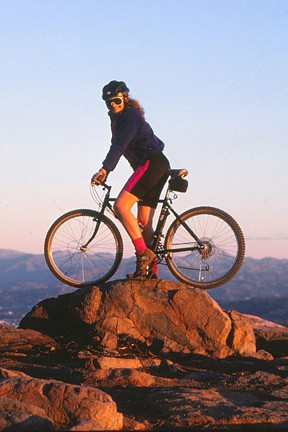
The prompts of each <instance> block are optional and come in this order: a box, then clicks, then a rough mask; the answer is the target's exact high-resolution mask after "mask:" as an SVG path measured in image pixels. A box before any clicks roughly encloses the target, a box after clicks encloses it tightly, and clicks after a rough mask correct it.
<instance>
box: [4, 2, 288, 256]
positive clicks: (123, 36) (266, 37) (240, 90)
mask: <svg viewBox="0 0 288 432" xmlns="http://www.w3.org/2000/svg"><path fill="white" fill-rule="evenodd" d="M287 22H288V1H287V0H203V1H199V0H139V1H138V0H125V1H124V0H117V1H116V0H115V1H112V0H110V1H105V0H0V114H1V115H0V131H1V135H0V142H1V159H0V160H1V162H0V164H1V170H0V180H1V213H0V248H1V249H13V250H18V251H23V252H29V253H42V252H43V243H44V238H45V235H46V232H47V230H48V228H49V226H50V225H51V224H52V222H53V221H54V220H55V219H56V218H57V217H58V216H60V215H61V214H62V213H64V212H66V211H69V210H72V209H76V208H93V206H94V203H93V201H92V199H91V196H90V191H89V183H90V178H91V176H92V174H93V173H94V172H96V171H97V170H98V168H100V167H101V163H102V161H103V159H104V157H105V155H106V152H107V150H108V148H109V146H110V138H111V136H110V124H109V119H108V116H107V109H106V107H105V104H104V103H103V101H102V99H101V91H102V87H103V86H104V85H105V84H106V83H108V82H109V81H110V80H112V79H116V80H124V81H125V82H126V83H127V85H128V87H129V88H130V90H131V96H132V97H135V98H137V99H139V101H140V102H141V104H142V105H143V106H144V108H145V117H146V120H147V121H148V122H149V123H150V125H151V126H152V128H153V130H154V132H155V134H156V135H157V136H159V138H161V139H162V140H163V141H164V142H165V144H166V149H165V153H166V155H167V156H168V158H169V159H170V162H171V165H172V166H173V167H174V168H182V167H185V168H187V169H188V170H189V172H190V174H189V177H188V180H189V189H188V192H187V193H186V194H185V195H183V194H179V199H178V200H177V202H176V203H175V208H176V209H177V210H179V211H184V210H186V209H188V208H192V207H194V206H200V205H210V206H215V207H219V208H221V209H223V210H226V211H227V212H228V213H229V214H231V215H232V216H233V217H234V218H235V219H236V220H237V221H238V223H239V225H240V226H241V227H242V229H243V232H244V235H245V238H246V243H247V253H246V256H250V257H254V258H262V257H267V256H271V257H275V258H286V259H287V258H288V200H287V181H288V174H287V163H288V121H287V118H288V80H287V77H288V48H287V47H288V28H287ZM130 174H131V168H130V167H129V165H128V163H127V161H126V160H124V159H121V161H120V163H119V165H118V166H117V168H116V170H115V171H114V172H113V173H111V174H110V176H109V182H110V183H111V184H112V185H114V191H115V194H117V192H119V191H120V189H121V186H122V185H123V184H124V182H125V180H126V179H127V177H128V176H129V175H130ZM124 238H125V241H126V240H127V238H126V237H124ZM126 243H127V253H130V252H131V253H132V250H131V248H130V246H128V244H129V240H127V241H126Z"/></svg>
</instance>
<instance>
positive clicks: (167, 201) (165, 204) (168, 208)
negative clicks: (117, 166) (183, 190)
mask: <svg viewBox="0 0 288 432" xmlns="http://www.w3.org/2000/svg"><path fill="white" fill-rule="evenodd" d="M101 186H103V188H104V189H106V190H107V192H106V194H105V197H104V200H103V203H102V205H101V209H100V211H99V212H98V213H99V214H100V215H103V214H104V212H105V210H106V208H108V209H109V210H110V211H111V212H112V214H113V216H114V217H115V218H116V219H118V220H120V219H119V218H118V217H117V215H116V213H115V211H114V209H113V206H112V204H111V203H112V202H115V201H116V198H111V197H110V192H111V186H109V185H107V184H106V183H102V185H101ZM171 192H173V191H171V190H170V189H169V187H168V188H167V191H166V194H165V197H164V199H159V201H158V203H159V204H162V208H161V212H160V216H159V219H158V222H157V226H156V230H155V232H154V236H153V241H152V245H151V249H152V250H153V251H154V252H155V253H156V254H157V255H161V256H165V255H166V256H167V255H169V253H172V252H173V253H175V252H186V251H190V252H192V251H195V250H199V249H200V250H201V251H202V250H203V249H204V245H203V243H202V242H201V240H200V239H199V238H198V237H197V235H196V234H195V233H194V232H193V230H192V229H191V228H190V227H189V226H188V225H187V224H186V222H184V221H182V220H181V218H180V216H179V214H178V213H177V212H176V211H175V210H174V209H173V207H172V205H171V204H172V199H171V198H170V193H171ZM174 193H175V192H174ZM175 195H176V194H175ZM170 213H172V214H173V215H174V217H175V219H176V220H177V221H178V222H179V223H181V225H182V226H183V227H184V228H185V229H186V230H187V232H188V233H189V234H190V235H191V237H192V238H193V239H194V240H195V242H196V243H197V246H189V247H179V248H173V249H165V248H162V249H161V250H159V245H160V242H161V238H163V230H164V226H165V224H166V220H167V218H168V216H169V214H170ZM100 223H101V218H99V219H97V223H96V227H95V230H94V232H93V234H92V237H91V238H90V239H89V240H88V242H87V243H86V244H85V245H83V246H82V248H81V249H82V250H85V249H86V248H87V246H88V245H89V243H91V241H92V240H93V239H94V238H95V236H96V234H97V232H98V229H99V226H100Z"/></svg>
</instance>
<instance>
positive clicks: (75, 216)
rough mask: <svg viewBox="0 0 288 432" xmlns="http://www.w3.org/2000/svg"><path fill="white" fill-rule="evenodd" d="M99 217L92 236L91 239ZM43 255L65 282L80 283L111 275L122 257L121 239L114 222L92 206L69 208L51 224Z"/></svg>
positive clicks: (78, 284)
mask: <svg viewBox="0 0 288 432" xmlns="http://www.w3.org/2000/svg"><path fill="white" fill-rule="evenodd" d="M99 221H100V225H99V229H98V231H97V234H96V236H95V238H93V240H92V241H91V242H90V243H89V244H88V245H87V247H86V248H84V249H81V247H83V246H84V245H85V244H86V243H87V242H88V240H89V239H91V237H92V235H93V233H94V231H95V226H96V223H97V222H99ZM44 255H45V259H46V262H47V265H48V267H49V268H50V270H51V271H52V273H53V274H54V275H55V276H56V277H57V278H58V279H59V280H60V281H61V282H64V283H65V284H67V285H70V286H74V287H83V286H91V285H95V284H96V283H99V282H105V281H107V280H108V279H110V278H111V277H112V276H113V274H114V273H115V272H116V270H117V269H118V267H119V265H120V262H121V260H122V257H123V241H122V237H121V235H120V232H119V230H118V228H117V227H116V225H115V224H114V223H113V222H112V221H111V220H110V219H109V218H107V217H106V216H105V215H100V214H99V213H98V212H96V211H94V210H88V209H81V210H72V211H70V212H68V213H65V214H63V215H62V216H60V217H59V218H58V219H57V220H56V221H55V222H54V223H53V224H52V226H51V227H50V229H49V231H48V233H47V235H46V239H45V245H44Z"/></svg>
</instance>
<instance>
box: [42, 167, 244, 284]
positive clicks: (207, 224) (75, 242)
mask: <svg viewBox="0 0 288 432" xmlns="http://www.w3.org/2000/svg"><path fill="white" fill-rule="evenodd" d="M187 174H188V171H187V170H184V169H182V170H170V172H169V180H168V186H167V190H166V193H165V196H164V198H163V199H159V204H161V205H162V207H161V211H160V213H159V218H158V221H157V225H156V230H155V233H154V238H153V242H152V244H151V246H150V248H151V249H152V250H153V251H154V253H155V254H156V255H157V262H158V263H162V262H163V261H164V263H165V262H166V264H167V266H168V268H169V269H170V271H171V273H172V274H173V275H174V276H175V277H176V278H177V279H178V280H180V281H181V282H184V283H185V284H188V285H191V286H193V287H197V288H202V289H210V288H216V287H218V286H220V285H223V284H224V283H226V282H228V281H229V280H230V279H232V278H233V277H234V276H235V274H236V273H237V272H238V270H239V269H240V267H241V265H242V263H243V260H244V255H245V240H244V236H243V233H242V230H241V228H240V226H239V225H238V223H237V222H236V221H235V220H234V219H233V218H232V217H231V216H230V215H229V214H228V213H226V212H224V211H222V210H219V209H217V208H214V207H196V208H192V209H190V210H187V211H185V212H184V213H182V214H180V215H179V214H178V213H177V212H176V211H175V209H174V208H173V207H172V205H173V201H174V200H175V199H176V198H177V197H178V195H177V193H176V192H182V193H184V192H186V190H187V187H188V181H187V180H186V179H185V178H184V177H185V176H186V175H187ZM97 188H98V189H97ZM99 188H100V189H99ZM99 190H102V191H103V194H104V195H103V197H100V194H99ZM110 193H111V186H109V185H108V184H107V183H102V184H101V186H94V187H91V195H92V198H93V199H94V201H96V203H97V204H98V206H99V210H88V209H80V210H73V211H70V212H68V213H65V214H64V215H62V216H61V217H59V218H58V219H57V220H56V221H55V222H54V223H53V224H52V226H51V228H50V229H49V231H48V233H47V236H46V239H45V246H44V252H45V259H46V262H47V264H48V266H49V268H50V270H51V271H52V273H53V274H54V275H55V276H56V277H57V278H58V279H59V280H60V281H62V282H64V283H65V284H67V285H70V286H74V287H83V286H89V285H90V286H91V285H95V284H99V283H102V282H105V281H107V280H108V279H110V278H111V277H112V276H113V275H114V274H115V272H116V270H117V269H118V267H119V265H120V263H121V260H122V257H123V240H122V237H121V234H120V231H119V229H118V228H117V226H116V225H115V223H114V222H113V221H112V220H111V218H109V217H108V216H107V215H106V214H104V213H105V212H106V211H108V212H109V213H110V215H113V216H114V217H116V214H115V212H114V209H113V202H115V200H116V198H111V196H110ZM169 215H170V216H172V217H173V221H172V223H171V224H170V226H169V228H168V230H167V232H166V234H164V227H165V225H166V222H167V218H168V216H169ZM148 270H149V269H147V274H148Z"/></svg>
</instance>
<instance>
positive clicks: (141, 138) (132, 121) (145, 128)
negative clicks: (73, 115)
mask: <svg viewBox="0 0 288 432" xmlns="http://www.w3.org/2000/svg"><path fill="white" fill-rule="evenodd" d="M109 116H110V118H111V130H112V139H111V147H110V149H109V151H108V153H107V155H106V158H105V160H104V161H103V167H104V168H105V169H106V170H107V171H108V172H109V171H113V170H114V168H115V167H116V165H117V163H118V161H119V159H120V157H121V156H122V155H123V156H124V157H125V158H126V159H127V160H128V162H129V163H130V165H131V166H132V168H133V169H134V170H135V169H136V168H137V167H138V166H139V165H142V164H143V163H145V162H146V160H147V159H149V157H151V156H152V155H153V154H155V153H158V152H160V151H162V150H163V148H164V143H163V142H162V141H161V140H160V139H159V138H157V137H156V135H154V132H153V130H152V128H151V126H150V125H149V124H148V123H147V122H146V121H145V119H144V117H143V116H142V114H141V113H140V112H139V111H138V110H137V109H136V108H129V107H127V108H124V110H123V111H121V112H120V113H119V114H116V115H114V114H113V113H109Z"/></svg>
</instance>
